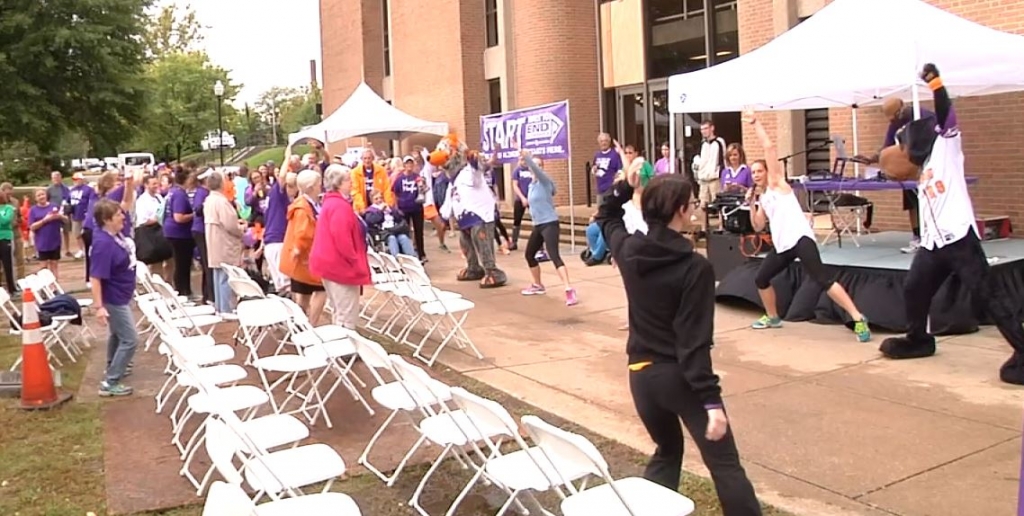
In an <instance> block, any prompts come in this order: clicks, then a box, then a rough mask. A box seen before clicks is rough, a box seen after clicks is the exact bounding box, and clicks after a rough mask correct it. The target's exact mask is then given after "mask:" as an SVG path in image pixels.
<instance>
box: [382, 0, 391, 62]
mask: <svg viewBox="0 0 1024 516" xmlns="http://www.w3.org/2000/svg"><path fill="white" fill-rule="evenodd" d="M388 3H390V2H389V1H388V0H381V10H382V11H383V13H384V77H390V76H391V14H390V13H389V12H388V7H389V6H388Z"/></svg>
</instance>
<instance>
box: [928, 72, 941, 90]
mask: <svg viewBox="0 0 1024 516" xmlns="http://www.w3.org/2000/svg"><path fill="white" fill-rule="evenodd" d="M928 87H929V88H931V90H932V91H935V90H937V89H939V88H941V87H942V78H941V77H939V76H937V75H936V76H935V78H933V79H932V80H930V81H928Z"/></svg>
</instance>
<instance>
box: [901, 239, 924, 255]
mask: <svg viewBox="0 0 1024 516" xmlns="http://www.w3.org/2000/svg"><path fill="white" fill-rule="evenodd" d="M919 247H921V239H920V238H914V239H913V240H911V241H910V245H908V246H907V247H903V248H901V249H900V252H901V253H903V254H913V253H915V252H917V249H918V248H919Z"/></svg>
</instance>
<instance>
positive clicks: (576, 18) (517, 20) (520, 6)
mask: <svg viewBox="0 0 1024 516" xmlns="http://www.w3.org/2000/svg"><path fill="white" fill-rule="evenodd" d="M480 3H481V4H482V3H483V2H480ZM596 9H597V3H596V2H594V1H593V0H559V1H557V2H553V1H551V0H517V1H516V3H515V7H514V8H513V9H512V24H511V25H512V27H513V33H514V38H515V49H516V51H515V58H514V70H515V72H514V74H513V75H514V81H515V99H516V105H515V106H510V108H513V109H515V108H524V107H529V106H536V105H540V104H547V103H551V102H557V101H560V100H565V99H568V100H569V116H570V122H569V123H570V126H571V129H572V139H571V142H570V146H571V150H572V156H573V167H574V169H575V170H574V171H573V189H574V192H573V194H574V198H575V199H574V200H575V203H576V204H584V203H585V195H586V194H585V192H586V182H587V181H588V180H589V177H588V175H587V174H586V173H585V172H584V170H583V169H584V164H585V163H586V162H587V161H590V160H591V159H593V155H594V152H595V151H596V150H597V141H596V138H597V134H598V133H599V132H600V120H599V114H598V112H599V109H598V102H599V95H598V75H597V68H598V67H597V47H596V41H597V27H596V25H595V24H594V23H593V20H594V19H595V18H594V16H595V10H596ZM570 27H571V28H570ZM545 168H546V170H547V172H548V173H549V174H551V176H552V178H553V179H554V181H555V183H556V184H557V185H558V194H557V195H556V199H555V201H556V202H557V203H558V204H560V205H564V204H568V203H569V189H568V183H569V174H568V161H567V160H560V161H554V160H552V161H548V162H546V163H545Z"/></svg>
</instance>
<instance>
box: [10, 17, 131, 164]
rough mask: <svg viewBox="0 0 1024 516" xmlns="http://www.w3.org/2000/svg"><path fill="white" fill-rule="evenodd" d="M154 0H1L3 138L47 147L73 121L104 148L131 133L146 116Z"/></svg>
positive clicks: (97, 146) (72, 126)
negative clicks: (145, 74)
mask: <svg viewBox="0 0 1024 516" xmlns="http://www.w3.org/2000/svg"><path fill="white" fill-rule="evenodd" d="M150 1H151V0H47V1H45V2H40V1H39V0H4V2H3V3H0V77H3V89H4V94H3V95H0V143H2V142H7V143H13V142H18V141H22V142H28V143H31V144H33V145H34V146H35V147H36V148H38V149H39V150H40V151H41V152H44V153H45V152H49V151H51V150H53V149H54V148H55V147H56V146H57V145H58V143H59V141H60V139H61V137H62V135H63V134H64V132H65V131H66V130H69V129H77V130H79V131H80V132H81V134H84V135H86V136H87V138H88V139H89V142H90V144H91V146H92V148H93V149H94V150H96V151H97V152H99V151H109V150H112V149H114V148H116V147H117V146H118V145H119V144H121V143H122V142H124V141H125V140H127V139H128V137H129V136H130V135H131V133H132V127H133V126H134V125H135V124H136V123H137V122H138V121H139V120H140V119H141V111H142V93H143V92H142V88H141V87H140V86H139V78H140V76H141V74H142V71H143V62H144V55H145V54H144V47H143V44H142V39H143V35H144V33H145V27H146V23H147V17H146V13H145V9H146V8H147V7H148V6H149V4H150Z"/></svg>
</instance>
